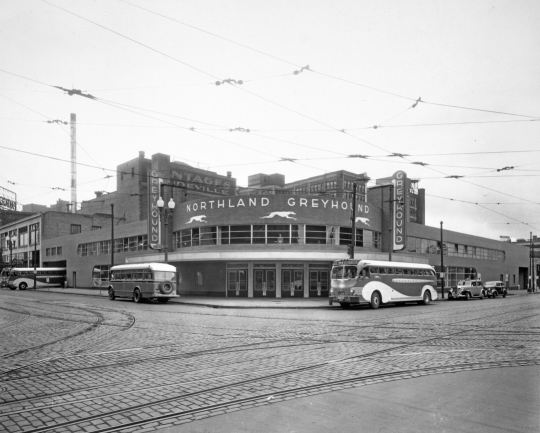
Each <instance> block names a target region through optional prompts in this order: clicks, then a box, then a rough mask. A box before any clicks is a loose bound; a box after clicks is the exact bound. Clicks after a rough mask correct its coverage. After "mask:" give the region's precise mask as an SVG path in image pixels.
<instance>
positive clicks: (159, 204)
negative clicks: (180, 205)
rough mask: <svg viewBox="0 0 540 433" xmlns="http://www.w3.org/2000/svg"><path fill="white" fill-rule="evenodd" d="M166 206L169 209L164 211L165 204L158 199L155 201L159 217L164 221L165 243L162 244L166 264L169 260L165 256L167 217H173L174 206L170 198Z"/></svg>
mask: <svg viewBox="0 0 540 433" xmlns="http://www.w3.org/2000/svg"><path fill="white" fill-rule="evenodd" d="M167 206H168V207H169V208H168V209H165V202H164V201H163V199H162V198H161V197H160V198H159V200H158V201H157V207H158V208H159V215H160V217H162V219H164V224H165V236H164V240H165V242H163V249H164V250H165V263H167V262H168V260H169V257H168V255H167V253H168V249H169V238H168V231H167V226H168V225H169V217H171V216H172V215H173V213H174V207H175V206H176V203H175V202H174V201H173V199H172V197H171V199H170V200H169V203H168V204H167Z"/></svg>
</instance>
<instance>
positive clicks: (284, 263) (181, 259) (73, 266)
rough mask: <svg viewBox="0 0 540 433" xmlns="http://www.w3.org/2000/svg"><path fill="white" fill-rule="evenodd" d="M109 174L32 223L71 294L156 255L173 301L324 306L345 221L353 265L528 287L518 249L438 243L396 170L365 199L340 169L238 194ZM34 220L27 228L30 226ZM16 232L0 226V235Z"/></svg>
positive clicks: (185, 180) (166, 169)
mask: <svg viewBox="0 0 540 433" xmlns="http://www.w3.org/2000/svg"><path fill="white" fill-rule="evenodd" d="M118 173H119V174H118V177H117V190H116V191H115V192H112V193H109V194H101V193H96V197H95V198H94V199H92V200H88V201H85V202H83V203H82V206H81V210H80V211H79V212H77V214H75V215H72V214H61V213H60V212H48V213H45V215H46V216H47V215H48V214H50V215H48V216H47V218H43V214H41V218H42V219H41V221H42V224H49V225H51V227H55V230H51V229H50V228H49V229H48V228H47V227H44V226H42V227H43V229H44V231H43V233H51V235H50V236H49V235H48V236H47V238H43V239H42V241H41V245H39V248H40V249H41V254H40V255H39V257H40V265H42V266H43V265H46V266H61V265H64V266H65V267H66V268H67V278H68V285H69V286H77V287H91V286H95V285H96V284H98V285H99V282H96V281H97V280H96V272H98V273H100V272H101V275H102V276H103V277H104V278H106V277H107V275H108V270H109V269H110V266H111V262H112V260H111V259H112V258H113V257H112V255H113V253H114V264H123V263H142V262H164V261H165V247H166V252H167V262H168V263H169V264H171V265H173V266H175V267H176V268H177V278H178V287H179V294H180V295H202V296H227V297H269V298H273V297H276V298H284V297H299V298H307V297H327V296H328V291H329V288H330V270H331V266H332V262H333V261H335V260H339V259H346V258H348V254H347V247H348V245H349V244H351V242H352V233H353V232H352V227H351V225H352V217H353V210H354V225H355V228H354V234H355V247H354V256H355V259H374V260H388V259H389V255H390V253H391V254H392V260H393V261H402V262H413V263H424V264H429V265H432V266H435V267H436V270H437V271H440V264H441V254H440V253H441V248H442V252H443V259H444V271H445V273H446V276H447V279H446V281H447V284H446V285H451V284H452V283H453V282H454V281H457V280H458V279H464V278H478V277H479V278H481V279H482V280H483V281H490V280H501V281H504V282H505V283H506V284H507V285H508V286H509V287H517V286H518V285H520V286H521V287H522V288H523V287H525V284H526V282H527V278H528V260H529V259H528V254H529V250H528V249H527V248H524V247H523V246H520V245H517V244H513V243H509V242H501V241H498V240H493V239H487V238H482V237H478V236H474V235H473V234H465V233H459V232H454V231H449V230H443V231H442V234H443V242H442V244H441V230H440V227H430V226H427V225H426V224H425V208H426V200H425V191H424V190H423V189H421V188H418V182H417V181H416V180H414V179H409V178H408V177H407V174H406V172H404V171H398V172H395V173H393V174H392V173H385V175H387V176H388V177H384V178H377V179H376V182H375V185H374V186H372V187H369V188H368V187H367V181H368V180H369V178H368V177H367V173H361V174H358V173H352V172H349V171H345V170H340V171H336V172H332V173H326V174H324V175H320V176H316V177H312V178H308V179H302V180H299V181H295V182H290V183H286V182H285V177H284V176H283V175H281V174H272V175H267V174H263V173H258V174H256V175H253V176H250V177H249V179H248V181H249V184H248V187H247V188H240V187H237V186H236V179H234V178H233V177H232V175H231V173H230V172H228V173H227V175H220V174H218V173H215V172H210V171H207V170H202V169H199V168H195V167H191V166H189V165H187V164H184V163H180V162H171V159H170V156H168V155H164V154H155V155H153V156H152V157H151V158H146V157H145V156H144V153H143V152H140V154H139V157H138V158H136V159H133V160H131V161H128V162H126V163H124V164H121V165H119V166H118ZM354 183H356V184H357V189H356V196H355V197H353V192H354ZM160 197H162V199H163V201H164V203H165V209H167V206H168V204H169V203H170V201H171V199H172V201H173V202H174V203H175V207H174V209H173V210H170V211H168V216H167V217H166V216H165V215H164V214H163V213H162V212H160V210H159V208H158V206H157V203H158V200H159V198H160ZM353 202H354V207H353ZM53 214H54V215H53ZM36 218H37V216H36ZM36 218H34V219H36ZM70 218H71V219H73V221H71V220H70ZM74 218H78V219H77V221H75V220H74ZM165 218H168V219H167V220H165ZM34 219H32V218H28V221H29V223H32V224H36V222H37V223H39V221H37V220H36V221H34ZM111 221H113V222H114V225H113V226H111ZM21 224H23V223H19V224H18V225H17V224H15V223H14V226H15V225H17V227H11V226H10V227H7V226H4V227H0V235H2V234H3V233H4V232H6V233H12V232H13V230H15V229H16V228H18V227H19V226H21ZM73 225H78V226H80V227H79V228H76V229H75V230H73V227H71V230H70V226H73ZM64 226H65V227H64ZM58 227H64V228H65V230H64V231H63V232H62V231H59V229H58ZM81 227H82V228H81ZM20 229H21V230H24V228H22V226H21V228H20ZM53 233H56V235H54V234H53ZM52 251H55V255H54V256H52V254H51V252H52ZM391 251H392V252H391ZM16 252H17V251H15V253H16Z"/></svg>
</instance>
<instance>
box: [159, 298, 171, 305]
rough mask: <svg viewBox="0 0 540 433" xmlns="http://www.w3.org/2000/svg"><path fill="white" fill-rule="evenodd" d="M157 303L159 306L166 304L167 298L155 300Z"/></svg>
mask: <svg viewBox="0 0 540 433" xmlns="http://www.w3.org/2000/svg"><path fill="white" fill-rule="evenodd" d="M157 301H158V302H159V303H160V304H166V303H167V302H169V298H157Z"/></svg>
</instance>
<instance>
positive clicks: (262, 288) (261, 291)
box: [253, 269, 276, 298]
mask: <svg viewBox="0 0 540 433" xmlns="http://www.w3.org/2000/svg"><path fill="white" fill-rule="evenodd" d="M254 274H255V278H254V280H255V281H254V283H255V284H254V285H253V297H254V298H260V297H267V298H275V297H276V270H275V269H256V270H255V271H254Z"/></svg>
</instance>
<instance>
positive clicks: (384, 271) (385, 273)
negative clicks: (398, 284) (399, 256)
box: [379, 268, 388, 275]
mask: <svg viewBox="0 0 540 433" xmlns="http://www.w3.org/2000/svg"><path fill="white" fill-rule="evenodd" d="M379 274H380V275H388V268H379Z"/></svg>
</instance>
